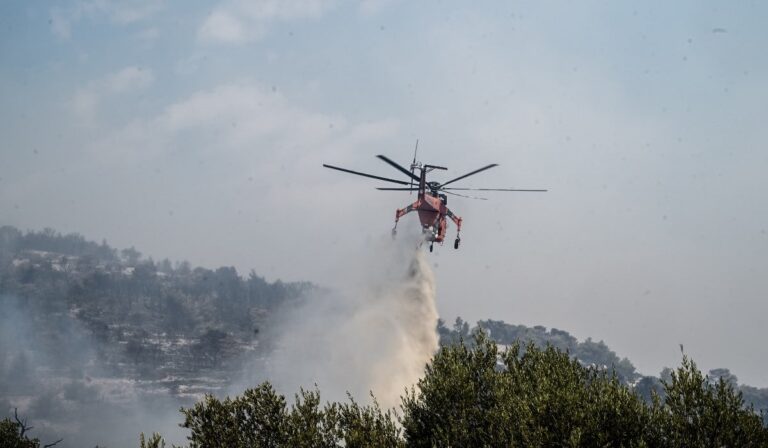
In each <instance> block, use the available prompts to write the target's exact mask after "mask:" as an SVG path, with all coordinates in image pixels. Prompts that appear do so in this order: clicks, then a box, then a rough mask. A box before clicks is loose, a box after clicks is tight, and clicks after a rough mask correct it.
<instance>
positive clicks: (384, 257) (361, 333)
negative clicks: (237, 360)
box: [233, 239, 438, 407]
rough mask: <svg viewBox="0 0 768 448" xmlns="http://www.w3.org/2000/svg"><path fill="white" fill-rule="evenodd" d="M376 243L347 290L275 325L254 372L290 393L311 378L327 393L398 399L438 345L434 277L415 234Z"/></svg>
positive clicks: (384, 401)
mask: <svg viewBox="0 0 768 448" xmlns="http://www.w3.org/2000/svg"><path fill="white" fill-rule="evenodd" d="M375 246H377V247H376V249H377V250H375V251H374V253H375V254H376V257H375V259H373V260H369V261H370V262H369V263H363V264H362V265H358V267H360V268H361V269H360V270H359V271H358V273H356V274H354V275H353V273H350V275H349V281H348V285H347V286H346V288H345V291H343V292H336V291H334V292H331V293H323V294H318V295H316V296H314V297H309V298H307V301H306V303H305V304H304V305H302V306H301V307H300V308H298V309H294V310H291V311H290V312H288V313H287V314H286V316H284V317H283V318H282V319H280V320H281V322H276V323H275V324H274V326H273V327H274V328H277V329H278V331H279V334H278V335H277V336H276V341H277V342H276V345H277V346H276V349H275V351H274V353H272V355H271V356H270V357H269V360H268V366H267V369H266V377H264V378H259V379H268V380H269V381H271V382H272V383H273V384H274V385H275V386H276V387H277V388H278V390H280V391H281V392H282V393H285V394H288V396H291V395H292V394H293V393H295V392H296V391H298V388H299V387H304V388H313V387H314V385H315V384H316V385H317V387H318V389H319V390H320V392H321V394H322V396H323V397H324V399H326V400H333V401H339V400H346V394H347V392H349V393H350V394H352V396H353V397H354V398H355V399H356V400H363V401H365V400H366V399H367V397H368V395H369V393H371V392H372V393H373V394H374V396H375V397H376V399H377V400H378V402H379V403H380V404H381V405H382V406H383V407H393V406H397V405H398V404H399V403H400V396H401V395H403V393H404V391H405V389H406V388H407V387H410V386H411V385H413V384H415V383H416V382H417V381H418V379H419V378H420V377H421V376H422V374H423V373H424V367H425V366H426V364H427V363H428V362H429V360H430V359H431V357H432V356H433V355H434V353H435V351H436V350H437V348H438V336H437V332H436V325H437V318H438V315H437V309H436V305H435V292H436V291H435V278H434V275H433V273H432V270H431V268H430V266H429V264H428V261H427V260H426V256H425V254H424V251H423V249H416V248H415V247H414V246H415V245H414V244H413V241H412V240H410V239H409V240H407V241H402V240H401V241H398V242H394V243H393V242H392V241H386V242H385V243H384V242H382V244H375ZM257 370H261V369H256V368H255V369H254V370H253V372H254V373H256V371H257ZM256 375H257V376H260V375H259V374H258V373H256ZM255 384H257V379H256V378H251V379H249V380H247V384H245V385H243V384H242V383H241V384H240V390H238V391H233V392H235V393H237V392H240V391H241V390H242V388H243V387H245V386H253V385H255Z"/></svg>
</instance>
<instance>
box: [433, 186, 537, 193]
mask: <svg viewBox="0 0 768 448" xmlns="http://www.w3.org/2000/svg"><path fill="white" fill-rule="evenodd" d="M444 190H465V191H526V192H533V193H546V192H547V191H549V190H521V189H518V188H453V187H449V188H444Z"/></svg>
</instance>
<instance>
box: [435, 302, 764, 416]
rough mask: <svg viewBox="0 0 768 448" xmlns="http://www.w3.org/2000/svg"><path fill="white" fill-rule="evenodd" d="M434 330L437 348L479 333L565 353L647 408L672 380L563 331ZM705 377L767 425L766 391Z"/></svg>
mask: <svg viewBox="0 0 768 448" xmlns="http://www.w3.org/2000/svg"><path fill="white" fill-rule="evenodd" d="M437 328H438V334H439V335H440V343H441V345H456V344H461V343H465V344H469V345H472V343H473V342H472V341H473V338H472V335H473V334H474V333H476V332H478V331H480V330H481V329H482V330H483V331H485V332H486V333H487V335H488V337H489V338H491V339H492V340H493V341H494V342H496V343H497V344H500V345H502V346H511V345H514V344H516V343H522V344H523V345H524V346H525V345H527V344H532V345H533V346H535V347H536V348H539V349H545V348H546V347H548V346H552V347H554V348H556V349H558V350H560V351H561V352H565V353H568V354H569V355H570V356H571V357H572V358H574V359H575V360H577V361H578V362H579V363H581V364H582V365H583V366H585V367H593V368H596V369H598V370H604V371H606V372H607V373H608V374H610V375H615V376H616V379H617V380H618V381H619V382H621V383H622V384H625V385H627V386H630V387H632V388H633V390H634V391H635V393H636V394H637V395H638V396H640V397H641V398H643V399H644V400H645V401H646V403H649V404H650V403H652V401H653V396H654V395H658V396H660V397H662V398H663V397H664V394H665V388H664V382H665V381H666V382H667V383H669V382H670V381H671V378H672V369H671V368H669V367H665V368H664V369H662V371H661V372H660V373H659V376H654V375H642V374H640V373H639V372H637V370H636V369H635V366H634V365H632V362H631V361H630V360H629V359H627V358H619V356H618V355H617V354H616V353H615V352H614V351H613V350H611V349H610V348H609V347H608V346H607V345H606V344H605V343H604V342H603V341H599V342H595V341H593V340H592V339H591V338H587V339H586V340H585V341H581V342H580V341H579V340H578V339H576V337H574V336H573V335H571V334H570V333H568V332H567V331H564V330H558V329H557V328H552V329H549V330H548V329H547V328H546V327H543V326H541V325H537V326H534V327H527V326H525V325H513V324H508V323H506V322H504V321H500V320H490V319H489V320H481V321H478V322H477V325H475V326H474V327H470V325H469V323H468V322H465V321H464V320H463V319H461V318H460V317H458V318H456V321H455V322H454V324H453V326H452V327H451V328H449V327H448V326H446V324H445V322H444V321H442V320H439V321H438V326H437ZM523 350H524V348H523ZM707 377H708V378H710V380H712V381H719V380H720V379H722V380H724V381H726V382H727V383H728V384H730V385H731V386H732V387H733V388H734V389H736V390H738V391H739V393H741V394H742V396H743V398H744V401H745V403H746V404H747V405H748V406H752V407H754V409H757V410H758V411H764V412H763V415H764V418H765V421H766V424H768V388H763V389H760V388H757V387H753V386H748V385H745V384H739V382H738V378H737V377H736V375H734V374H732V373H731V372H730V370H728V369H726V368H716V369H711V370H710V371H709V373H708V375H707Z"/></svg>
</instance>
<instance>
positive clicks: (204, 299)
mask: <svg viewBox="0 0 768 448" xmlns="http://www.w3.org/2000/svg"><path fill="white" fill-rule="evenodd" d="M311 289H313V286H312V285H311V284H309V283H284V282H281V281H280V280H277V281H275V282H268V281H267V280H265V279H264V278H263V277H261V276H259V275H257V274H256V273H255V272H253V271H251V272H250V273H249V274H248V275H247V276H245V277H243V276H241V275H240V274H239V273H238V272H237V270H236V269H235V268H234V267H220V268H217V269H207V268H203V267H194V268H193V267H192V266H190V264H189V263H188V262H186V261H183V262H176V263H172V262H171V261H169V260H167V259H166V260H162V261H160V262H155V261H154V260H152V259H151V258H146V257H144V256H142V254H141V252H139V251H137V250H136V249H135V248H133V247H131V248H128V249H123V250H117V249H115V248H112V247H110V246H109V245H108V244H107V243H106V241H103V242H102V243H100V244H97V243H94V242H91V241H87V240H85V238H84V237H82V236H81V235H78V234H69V235H62V234H60V233H57V232H55V231H53V230H51V229H45V230H43V231H39V232H37V231H27V232H22V231H20V230H18V229H16V228H14V227H11V226H3V227H0V299H2V300H3V301H5V302H9V303H11V304H12V305H13V306H14V307H18V308H20V309H21V311H22V312H23V313H24V314H25V315H26V316H30V318H32V319H34V320H35V321H36V322H37V323H38V324H39V325H40V327H41V328H46V327H57V326H59V324H60V322H61V321H62V320H65V318H66V317H67V316H74V317H75V318H76V319H77V320H78V321H79V322H81V323H82V324H83V325H84V326H85V327H86V328H87V329H88V331H89V332H90V333H91V335H92V336H93V339H94V340H95V341H96V342H97V343H100V348H103V353H101V355H102V357H103V358H110V357H112V358H114V353H112V352H111V351H112V349H116V348H119V349H120V350H121V351H122V355H124V356H123V358H125V359H120V360H115V361H116V363H119V362H123V361H125V360H128V361H131V362H132V363H133V364H134V365H137V366H141V367H142V368H143V369H145V370H147V371H152V369H153V366H156V365H158V364H160V363H163V362H168V361H169V360H170V358H171V357H173V358H174V361H178V360H179V359H182V362H187V361H188V364H189V365H188V366H187V367H189V368H198V367H217V366H219V365H220V364H221V363H222V361H224V360H226V358H227V357H228V356H229V355H234V354H235V353H232V352H234V351H237V350H239V349H241V348H242V347H243V346H244V345H248V344H251V345H252V341H253V340H254V339H256V338H258V337H259V334H261V333H262V331H261V330H262V329H263V327H265V326H269V324H270V317H271V314H272V312H274V311H275V309H276V308H278V307H280V306H283V305H285V304H290V303H295V302H296V301H298V300H299V299H300V298H301V297H302V296H303V295H304V293H305V292H307V291H308V290H311ZM51 338H56V335H55V334H51ZM159 338H165V340H160V339H159ZM179 338H182V339H183V338H186V339H190V340H193V341H194V343H193V344H192V345H190V346H189V350H187V352H185V353H182V354H181V355H180V354H179V353H177V352H169V351H168V350H165V349H167V347H168V346H169V343H170V342H172V341H174V340H178V339H179ZM169 341H170V342H169ZM171 348H172V349H173V348H174V347H171ZM163 350H165V352H164V351H163ZM177 355H178V356H177ZM177 364H178V363H177Z"/></svg>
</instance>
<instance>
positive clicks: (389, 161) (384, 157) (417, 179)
mask: <svg viewBox="0 0 768 448" xmlns="http://www.w3.org/2000/svg"><path fill="white" fill-rule="evenodd" d="M376 157H378V158H380V159H381V160H383V161H385V162H387V163H388V164H390V165H392V166H393V167H394V168H395V169H396V170H398V171H400V172H401V173H403V174H405V175H406V176H408V177H410V178H411V179H413V180H415V181H417V182H418V181H419V178H418V176H416V175H415V174H413V173H411V172H410V171H408V170H407V169H405V168H404V167H402V166H400V165H398V164H397V162H395V161H393V160H392V159H390V158H389V157H387V156H383V155H381V154H379V155H378V156H376Z"/></svg>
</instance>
